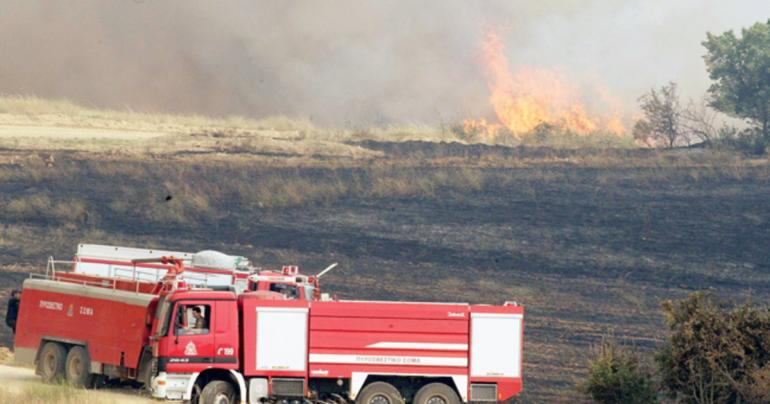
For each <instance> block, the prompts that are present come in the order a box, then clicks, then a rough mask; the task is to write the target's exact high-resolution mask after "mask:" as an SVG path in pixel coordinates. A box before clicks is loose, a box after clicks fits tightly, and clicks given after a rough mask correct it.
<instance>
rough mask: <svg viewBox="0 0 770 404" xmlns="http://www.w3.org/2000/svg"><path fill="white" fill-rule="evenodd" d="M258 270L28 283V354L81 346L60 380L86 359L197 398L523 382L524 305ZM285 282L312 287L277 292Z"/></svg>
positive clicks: (459, 389)
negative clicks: (329, 288)
mask: <svg viewBox="0 0 770 404" xmlns="http://www.w3.org/2000/svg"><path fill="white" fill-rule="evenodd" d="M253 279H258V281H255V282H252V284H251V285H250V286H249V290H246V291H243V292H241V293H236V292H234V291H215V290H209V289H200V288H197V289H195V288H189V287H186V286H184V285H183V284H177V285H176V286H175V288H172V289H171V290H167V289H163V290H164V291H161V292H158V291H159V290H161V289H158V288H157V287H155V285H153V284H152V283H148V282H131V281H126V280H120V281H118V280H115V279H110V278H103V277H97V276H88V275H83V274H76V273H75V274H73V273H57V275H55V276H53V277H49V278H48V279H28V280H27V281H25V283H24V291H23V296H24V298H23V299H22V305H21V309H20V313H19V318H18V322H17V335H16V340H15V349H16V355H17V359H18V360H20V361H22V362H30V363H37V364H38V372H39V373H41V374H43V376H44V377H49V378H52V377H54V376H55V375H54V376H52V373H51V372H53V371H55V370H56V367H57V366H59V365H57V364H56V363H54V364H53V365H52V364H51V363H53V362H55V359H57V358H55V356H56V355H57V353H56V352H60V353H59V354H58V355H61V352H69V353H67V355H66V358H58V359H59V360H65V361H66V363H65V366H63V368H64V370H63V372H64V374H62V375H59V376H60V377H66V378H67V379H69V378H70V373H68V372H70V365H71V361H74V360H75V359H72V360H71V359H70V356H72V355H75V356H78V355H80V357H79V360H80V361H87V362H88V364H87V367H86V368H85V369H87V372H88V374H89V375H91V376H94V375H98V376H99V377H115V378H128V379H137V380H140V381H142V382H144V383H146V384H147V386H148V387H149V388H150V389H151V393H152V395H153V396H154V397H156V398H167V399H184V400H198V401H199V402H207V400H209V399H210V398H211V397H218V398H223V397H224V398H228V399H237V400H238V401H240V402H250V403H256V402H263V401H265V400H268V401H269V400H283V399H286V400H290V401H291V400H299V399H309V400H316V401H319V402H323V401H324V400H332V399H342V398H344V399H347V400H356V402H367V403H380V402H385V403H387V402H416V403H417V402H419V403H421V404H424V403H427V402H431V403H433V402H446V403H451V402H455V401H463V402H467V401H470V400H473V401H504V400H507V399H509V398H511V397H513V396H514V395H516V394H517V393H518V392H520V391H521V389H522V343H523V307H521V306H518V305H515V304H506V305H502V306H487V305H469V304H460V303H457V304H454V303H452V304H444V303H414V302H372V301H338V300H330V299H322V298H319V296H320V294H319V293H311V292H309V290H310V288H311V287H312V286H313V284H314V285H315V287H317V281H315V280H313V279H312V277H310V278H308V277H301V276H299V275H298V274H295V273H289V274H282V273H275V272H263V273H261V274H259V275H255V276H254V277H253ZM270 279H273V280H274V281H273V282H271V281H270ZM292 279H296V281H297V282H295V283H292V282H291V280H292ZM308 280H309V281H310V282H307V281H308ZM313 281H315V283H313ZM287 287H290V288H296V289H298V290H308V293H301V292H300V293H296V292H295V293H294V294H293V295H292V298H286V296H288V295H283V294H280V293H278V292H275V290H281V291H283V290H286V288H287ZM196 310H197V311H199V312H200V313H201V314H199V315H198V317H195V316H196V314H195V313H193V312H195V311H196ZM193 323H195V326H194V327H193ZM51 344H53V345H55V346H54V347H51V346H48V347H47V348H46V346H47V345H51ZM58 347H62V349H61V350H59V348H58ZM73 347H81V348H83V349H73ZM53 348H56V349H53ZM76 351H77V353H74V352H76ZM82 351H85V352H86V354H85V356H83V355H84V354H83V353H82ZM51 352H54V354H51ZM78 363H79V362H78ZM78 377H80V376H78V375H77V374H76V375H75V376H72V378H74V379H76V380H80V379H78ZM84 380H85V379H84ZM89 380H90V379H89ZM223 382H224V383H223ZM391 389H392V390H391ZM446 389H449V390H446ZM213 390H217V391H214V393H218V394H219V395H212V394H211V392H212V391H213ZM447 391H449V392H450V393H447ZM434 392H435V393H434ZM426 397H428V398H430V397H433V398H435V397H445V398H446V399H445V400H444V401H435V400H428V398H426ZM381 398H385V399H386V401H382V400H380V399H381ZM426 400H427V401H426ZM209 401H210V400H209ZM220 401H221V400H220ZM217 402H219V401H217ZM225 402H226V401H225ZM298 402H299V401H298ZM327 402H328V401H327Z"/></svg>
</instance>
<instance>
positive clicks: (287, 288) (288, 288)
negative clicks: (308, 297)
mask: <svg viewBox="0 0 770 404" xmlns="http://www.w3.org/2000/svg"><path fill="white" fill-rule="evenodd" d="M270 291H271V292H278V293H280V294H282V295H284V296H286V299H288V300H296V299H298V298H299V290H297V285H291V284H288V283H271V284H270Z"/></svg>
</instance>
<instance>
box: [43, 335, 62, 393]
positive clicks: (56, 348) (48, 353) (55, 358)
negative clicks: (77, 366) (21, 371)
mask: <svg viewBox="0 0 770 404" xmlns="http://www.w3.org/2000/svg"><path fill="white" fill-rule="evenodd" d="M66 356H67V351H66V350H65V349H64V347H63V346H62V345H61V344H59V343H57V342H46V344H45V345H43V349H41V350H40V357H39V358H38V362H37V374H39V375H40V376H42V377H43V381H45V382H48V383H55V382H58V381H59V380H61V379H62V377H63V376H64V360H65V358H66Z"/></svg>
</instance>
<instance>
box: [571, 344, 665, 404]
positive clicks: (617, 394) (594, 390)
mask: <svg viewBox="0 0 770 404" xmlns="http://www.w3.org/2000/svg"><path fill="white" fill-rule="evenodd" d="M579 388H580V390H581V391H582V392H583V393H585V394H586V395H588V396H589V397H590V398H591V399H593V400H594V401H595V402H597V403H628V404H642V403H656V402H657V397H656V395H657V393H656V389H655V384H654V382H653V380H652V372H651V371H650V370H649V368H647V366H645V364H644V363H643V362H642V360H641V358H640V357H639V355H637V354H636V353H634V352H633V351H631V350H630V349H629V348H627V347H624V346H620V345H618V344H617V343H616V342H615V341H614V340H612V339H611V338H608V339H605V340H604V341H602V343H601V344H600V345H599V346H597V347H595V348H593V358H592V359H591V360H590V361H589V363H588V379H587V380H586V381H585V382H584V383H583V384H582V385H580V387H579Z"/></svg>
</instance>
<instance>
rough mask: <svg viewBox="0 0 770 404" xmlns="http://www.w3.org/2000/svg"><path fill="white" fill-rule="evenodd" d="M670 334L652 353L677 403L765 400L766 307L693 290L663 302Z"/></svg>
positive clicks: (769, 368) (769, 388)
mask: <svg viewBox="0 0 770 404" xmlns="http://www.w3.org/2000/svg"><path fill="white" fill-rule="evenodd" d="M663 309H664V311H665V312H666V317H667V318H666V320H667V323H668V326H669V328H670V331H671V333H670V335H669V337H668V339H667V341H666V343H665V345H664V346H663V348H662V349H661V350H660V352H659V353H658V355H657V362H658V368H659V371H660V375H661V383H662V387H663V389H665V390H666V391H667V392H668V394H669V396H670V397H671V398H673V399H676V400H677V401H679V402H683V403H742V402H748V403H767V402H770V385H768V381H770V365H768V363H770V311H769V310H768V309H767V308H758V307H755V306H752V305H751V304H745V305H742V306H730V305H728V304H726V303H724V302H720V301H718V300H717V299H716V298H714V297H713V296H712V295H710V294H706V293H702V292H695V293H692V294H690V295H689V296H688V298H687V299H684V300H682V301H679V302H672V301H666V302H664V304H663Z"/></svg>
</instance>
